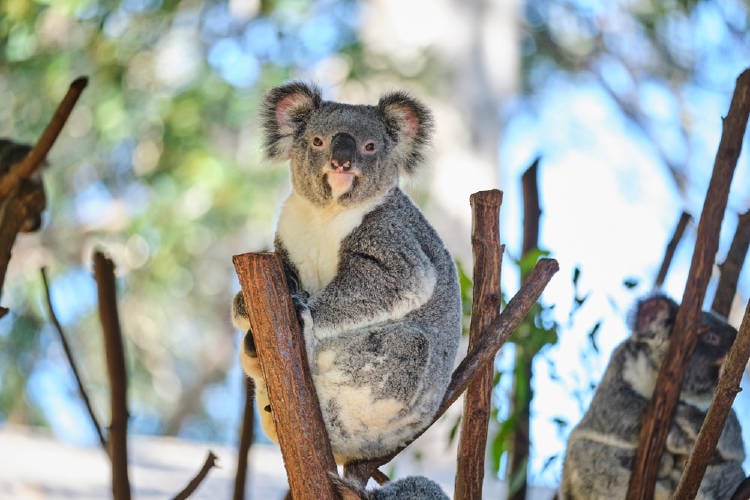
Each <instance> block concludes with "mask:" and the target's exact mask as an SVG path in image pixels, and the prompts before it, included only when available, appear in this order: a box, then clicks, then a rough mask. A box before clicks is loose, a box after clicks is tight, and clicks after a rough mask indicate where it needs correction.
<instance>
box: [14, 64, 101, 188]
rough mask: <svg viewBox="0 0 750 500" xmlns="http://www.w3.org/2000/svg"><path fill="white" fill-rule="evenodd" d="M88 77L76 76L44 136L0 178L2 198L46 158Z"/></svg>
mask: <svg viewBox="0 0 750 500" xmlns="http://www.w3.org/2000/svg"><path fill="white" fill-rule="evenodd" d="M87 83H88V78H86V77H79V78H76V79H75V80H74V81H73V82H72V83H71V84H70V87H69V88H68V92H67V93H66V94H65V96H64V97H63V99H62V101H60V104H58V106H57V110H55V114H54V115H52V118H51V119H50V122H49V124H48V125H47V128H46V129H44V132H43V133H42V136H41V137H40V138H39V141H38V142H37V143H36V145H35V146H34V147H33V149H32V150H31V151H29V154H28V155H26V158H24V159H23V161H22V162H21V163H20V164H18V166H17V167H14V168H11V171H10V172H8V174H7V175H5V176H3V178H2V179H0V200H2V199H4V198H5V197H6V196H8V195H9V194H10V192H11V191H13V188H14V187H15V186H16V185H17V184H18V182H19V180H21V179H23V178H27V177H29V176H31V174H32V173H34V171H35V170H36V169H37V168H38V167H39V165H41V163H42V161H43V160H44V158H45V157H46V156H47V153H49V150H50V149H51V148H52V145H53V144H54V143H55V140H56V139H57V136H58V135H60V131H61V130H62V128H63V125H65V122H66V121H67V120H68V116H70V112H71V111H73V106H75V104H76V102H77V101H78V98H79V97H80V96H81V92H83V89H84V88H86V84H87Z"/></svg>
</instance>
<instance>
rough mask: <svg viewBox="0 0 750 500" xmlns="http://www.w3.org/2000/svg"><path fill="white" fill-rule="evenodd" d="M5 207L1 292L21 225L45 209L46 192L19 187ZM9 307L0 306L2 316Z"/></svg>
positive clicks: (0, 225) (0, 255) (0, 248)
mask: <svg viewBox="0 0 750 500" xmlns="http://www.w3.org/2000/svg"><path fill="white" fill-rule="evenodd" d="M4 203H5V209H4V210H3V213H2V220H0V294H2V290H3V284H4V283H5V273H6V271H7V270H8V263H9V262H10V257H11V254H12V251H13V245H14V244H15V242H16V236H17V235H18V232H19V230H20V229H21V226H22V225H23V223H24V221H25V220H26V219H27V217H28V216H29V215H30V214H38V213H41V212H42V210H44V204H45V199H44V192H43V191H42V190H40V189H29V190H26V189H23V186H22V189H19V190H18V191H17V192H16V193H14V194H13V195H12V196H11V197H10V198H9V199H8V200H6V201H5V202H4ZM7 312H8V309H6V308H4V307H2V308H0V318H2V317H3V316H5V314H7Z"/></svg>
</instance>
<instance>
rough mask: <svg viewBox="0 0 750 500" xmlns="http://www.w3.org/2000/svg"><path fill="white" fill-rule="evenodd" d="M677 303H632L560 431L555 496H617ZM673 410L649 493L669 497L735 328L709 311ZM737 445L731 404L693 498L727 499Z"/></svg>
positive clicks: (736, 471) (623, 488) (738, 471)
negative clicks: (587, 390) (595, 376)
mask: <svg viewBox="0 0 750 500" xmlns="http://www.w3.org/2000/svg"><path fill="white" fill-rule="evenodd" d="M677 308H678V305H677V304H676V303H675V302H674V301H673V300H671V299H669V298H667V297H665V296H663V295H656V296H652V297H649V298H646V299H644V300H641V301H640V302H639V303H638V305H637V308H636V312H635V318H634V321H633V323H634V324H633V332H632V334H631V335H630V337H629V338H627V339H626V340H625V341H624V342H623V343H621V344H620V345H619V346H618V347H617V348H616V349H615V350H614V352H613V353H612V356H611V358H610V361H609V364H608V366H607V370H606V372H605V374H604V377H603V378H602V381H601V382H600V383H599V386H598V387H597V389H596V392H595V393H594V397H593V399H592V401H591V405H590V406H589V408H588V411H587V412H586V414H585V415H584V416H583V419H582V420H581V422H579V423H578V425H577V426H576V427H575V428H574V429H573V430H572V432H571V433H570V436H569V438H568V444H567V450H566V453H565V460H564V462H563V475H562V484H561V487H560V497H561V498H562V499H564V500H567V499H598V498H601V499H604V498H607V499H616V498H625V496H626V493H627V490H628V484H629V481H630V470H631V468H632V462H633V459H634V457H635V452H636V447H637V446H638V438H639V432H640V420H641V415H642V414H643V411H644V409H645V408H646V405H647V403H648V401H649V399H650V398H651V395H652V394H653V391H654V386H655V384H656V377H657V374H658V372H659V368H660V366H661V363H662V361H663V359H664V355H665V354H666V351H667V347H668V346H669V338H670V335H671V333H672V328H673V324H674V318H675V315H676V313H677ZM698 335H699V336H698V343H697V344H696V347H695V351H694V353H693V355H692V356H691V358H690V361H689V364H688V368H687V371H686V372H685V378H684V381H683V384H682V389H681V392H680V400H679V403H678V405H677V410H676V413H675V417H674V419H673V421H672V424H671V427H670V430H669V433H668V435H667V444H666V449H665V452H664V454H663V455H662V457H661V462H660V468H659V472H658V474H657V483H656V487H655V492H654V498H656V499H661V498H665V499H666V498H671V496H672V494H673V492H674V490H675V488H676V487H677V484H678V482H679V480H680V476H681V475H682V471H683V470H684V467H685V464H686V463H687V459H688V457H689V455H690V452H691V450H692V447H693V445H694V444H695V438H696V436H697V434H698V431H699V430H700V427H701V425H702V423H703V419H704V418H705V415H706V411H707V410H708V407H709V405H710V403H711V398H712V397H713V393H714V391H715V389H716V384H717V381H718V377H719V372H720V369H721V362H722V361H723V359H724V357H725V356H726V354H727V352H728V351H729V348H730V347H731V346H732V343H733V342H734V339H735V337H736V335H737V331H736V330H735V329H734V328H732V327H731V326H729V325H728V324H727V323H726V322H725V321H723V320H722V319H720V318H719V317H718V316H716V315H715V314H713V313H710V312H704V313H703V314H702V317H701V324H700V330H699V331H698ZM744 458H745V450H744V446H743V443H742V432H741V429H740V424H739V421H738V420H737V415H736V414H735V412H734V410H732V411H731V412H730V413H729V416H728V418H727V421H726V423H725V426H724V429H723V431H722V433H721V437H720V438H719V443H718V446H717V449H716V451H715V453H714V455H713V457H712V459H711V462H710V463H709V465H708V468H707V470H706V473H705V476H704V478H703V481H702V483H701V486H700V490H699V491H698V495H697V498H711V499H718V498H729V497H730V496H731V495H732V493H733V492H734V491H735V489H736V488H737V486H738V485H739V484H740V483H741V482H742V480H743V479H744V478H745V474H744V472H743V470H742V462H743V460H744Z"/></svg>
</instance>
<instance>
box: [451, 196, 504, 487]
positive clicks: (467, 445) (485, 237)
mask: <svg viewBox="0 0 750 500" xmlns="http://www.w3.org/2000/svg"><path fill="white" fill-rule="evenodd" d="M502 202H503V193H502V191H499V190H497V189H494V190H492V191H481V192H478V193H474V194H472V195H471V198H470V199H469V203H470V204H471V209H472V229H471V243H472V249H473V253H474V272H473V276H474V287H473V293H472V297H473V301H472V305H471V325H470V327H469V350H471V349H472V348H473V347H474V346H475V345H476V344H477V342H478V341H479V337H480V336H481V335H482V334H485V333H488V332H487V331H486V328H487V326H488V325H489V324H490V323H491V322H492V320H494V319H495V318H496V317H497V316H499V315H500V271H501V266H502V258H503V247H502V246H501V245H500V205H501V204H502ZM493 374H494V367H493V366H492V365H491V364H490V365H488V366H485V367H483V368H482V369H481V370H479V373H477V376H476V378H475V379H474V383H473V384H472V385H470V386H469V388H468V389H467V390H466V395H465V396H464V411H463V419H462V421H461V434H460V436H461V438H460V441H459V445H458V463H457V467H456V483H455V487H454V495H453V496H454V498H460V499H473V498H482V483H483V480H484V456H485V453H486V447H487V426H488V423H489V419H490V410H491V408H490V403H491V395H492V376H493Z"/></svg>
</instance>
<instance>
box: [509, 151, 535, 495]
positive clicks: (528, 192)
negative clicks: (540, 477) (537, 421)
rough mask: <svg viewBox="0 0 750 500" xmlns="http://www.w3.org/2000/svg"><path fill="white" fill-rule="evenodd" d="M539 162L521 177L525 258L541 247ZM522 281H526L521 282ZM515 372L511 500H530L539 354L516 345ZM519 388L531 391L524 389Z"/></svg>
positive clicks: (510, 468) (510, 466) (510, 460)
mask: <svg viewBox="0 0 750 500" xmlns="http://www.w3.org/2000/svg"><path fill="white" fill-rule="evenodd" d="M538 167H539V158H537V159H535V160H534V162H533V163H532V164H531V166H530V167H529V168H528V169H526V171H525V172H524V173H523V175H522V176H521V186H522V189H523V244H522V246H521V255H522V256H525V255H527V254H528V253H529V252H531V251H532V250H534V249H536V248H537V247H538V246H539V217H540V216H541V215H542V210H541V208H540V207H539V186H538V184H537V171H538ZM521 279H522V280H523V279H524V277H522V278H521ZM515 347H516V352H515V360H514V370H513V390H512V394H513V399H512V410H511V411H512V414H513V415H514V416H515V417H516V425H515V429H514V431H513V442H512V443H511V446H510V459H509V463H508V474H507V477H508V478H509V484H510V485H512V486H515V485H517V487H512V488H511V491H510V497H509V498H510V500H524V499H525V498H526V490H527V484H526V476H527V470H528V463H529V429H530V420H531V418H530V417H531V380H532V377H533V375H534V374H533V372H532V370H531V367H532V361H533V358H534V354H535V353H530V352H527V350H526V349H524V346H523V345H519V344H516V345H515ZM519 384H525V385H527V387H526V388H525V389H521V388H520V387H519Z"/></svg>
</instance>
